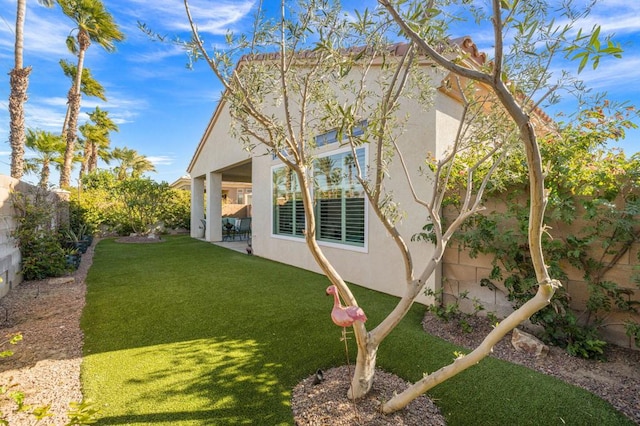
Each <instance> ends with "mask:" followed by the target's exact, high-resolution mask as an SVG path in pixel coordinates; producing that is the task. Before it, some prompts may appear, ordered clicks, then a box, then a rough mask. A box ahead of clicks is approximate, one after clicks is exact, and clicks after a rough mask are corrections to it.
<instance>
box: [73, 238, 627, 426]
mask: <svg viewBox="0 0 640 426" xmlns="http://www.w3.org/2000/svg"><path fill="white" fill-rule="evenodd" d="M172 246H173V247H172ZM122 247H123V245H119V247H118V250H117V251H114V252H113V256H119V257H122V258H126V259H129V261H130V262H132V263H133V264H134V265H137V266H135V270H132V271H131V273H121V274H120V275H119V277H118V280H116V282H113V280H111V281H110V280H109V274H108V273H106V272H105V271H101V268H104V269H105V270H108V266H109V263H110V261H111V260H109V259H106V258H105V259H104V261H105V262H104V263H103V264H101V263H100V262H98V263H94V266H97V268H98V269H97V270H96V271H95V272H96V276H98V275H99V274H102V273H105V275H104V279H101V280H96V281H95V282H93V281H92V282H90V284H89V288H90V290H89V294H88V301H89V302H88V305H87V310H88V312H87V315H86V316H85V318H84V321H85V324H87V325H90V326H89V333H88V335H86V340H85V342H86V343H85V362H84V364H83V385H84V390H85V396H86V397H89V398H92V399H94V400H95V401H97V402H98V403H99V404H101V405H103V406H104V408H103V414H104V417H103V419H102V420H101V421H100V424H167V425H169V424H180V423H182V424H202V425H208V424H234V423H256V422H260V423H261V424H291V423H292V422H293V418H292V413H291V408H290V396H291V390H292V389H293V387H294V386H295V385H296V384H297V383H298V382H299V381H301V380H302V379H303V378H305V377H307V376H309V375H310V374H312V373H313V372H314V371H315V370H316V369H318V368H322V369H326V368H330V367H333V366H338V365H343V364H345V361H346V359H345V352H344V345H343V343H342V342H341V341H340V337H341V330H340V329H339V328H338V327H335V326H334V325H333V324H332V323H331V320H330V311H331V306H332V300H330V299H329V298H327V297H326V296H324V290H325V288H326V286H327V285H328V283H327V280H326V278H325V277H323V276H321V275H317V274H313V273H311V272H308V271H303V270H300V269H296V268H292V267H290V266H286V265H282V264H278V263H275V262H270V261H267V260H265V259H260V258H257V257H254V256H246V255H242V254H240V253H236V252H231V251H229V250H226V249H223V248H219V247H215V246H213V245H211V244H208V243H203V242H199V241H195V240H190V241H189V240H187V241H185V240H184V239H180V238H176V239H169V240H168V241H167V243H166V244H159V245H149V246H147V247H145V249H144V250H139V249H138V250H131V251H129V250H127V249H125V248H122ZM176 247H179V250H176ZM105 248H108V249H112V247H110V246H105ZM122 250H124V251H126V252H127V253H123V252H122ZM155 250H158V251H155ZM136 253H137V254H136ZM151 253H156V256H150V254H151ZM144 262H147V266H146V267H145V268H141V267H140V264H142V263H144ZM229 265H232V267H229ZM176 269H180V271H178V273H176ZM354 291H355V292H356V296H357V297H358V298H359V301H360V303H361V305H362V306H364V307H368V308H369V309H368V311H367V315H368V316H369V324H370V326H373V325H375V324H377V323H378V322H379V321H380V320H382V318H383V316H384V315H386V313H387V312H389V311H390V310H391V309H392V308H393V306H394V305H395V303H396V301H397V299H396V298H393V297H391V296H387V295H382V294H380V293H376V292H372V291H369V290H365V289H362V288H358V287H355V288H354ZM423 313H424V308H423V307H419V306H415V307H414V308H413V309H412V311H411V312H410V314H409V315H408V317H407V318H405V320H404V321H403V322H402V323H401V325H400V326H399V327H398V329H397V330H395V331H394V332H393V333H392V334H391V335H390V336H389V338H388V340H387V341H385V343H384V344H383V346H382V347H381V350H380V355H379V360H380V365H381V367H382V368H383V369H385V370H387V371H390V372H392V373H394V374H398V375H399V376H401V377H403V378H405V379H408V380H418V379H419V378H420V377H421V375H422V374H423V373H424V372H426V371H434V370H435V369H437V368H439V367H440V366H442V365H444V364H445V363H448V362H450V360H451V357H452V356H453V351H455V350H459V349H460V348H456V347H455V346H453V345H450V344H448V343H445V342H442V341H441V340H439V339H436V338H433V337H432V336H429V335H427V334H426V333H424V332H423V331H422V326H421V320H422V315H423ZM88 323H91V324H88ZM87 342H88V343H87ZM350 349H351V350H352V353H351V354H350V358H349V359H350V360H351V362H353V360H354V359H355V358H354V356H355V342H353V341H352V342H350ZM496 363H498V365H503V364H504V365H505V366H508V367H505V368H498V369H497V372H498V374H500V373H504V374H505V375H506V376H502V377H499V376H496V374H495V373H496ZM500 363H502V361H499V360H489V362H481V363H480V365H478V366H476V367H473V368H471V369H470V370H468V371H467V372H464V373H462V374H461V375H459V376H457V377H456V378H455V379H453V380H451V381H449V382H447V383H443V384H442V385H439V386H437V387H436V388H435V389H434V390H433V392H430V396H431V397H432V398H433V397H435V398H436V401H437V403H438V405H440V406H441V408H442V409H443V412H444V413H445V415H447V416H448V417H449V419H450V420H455V419H458V420H461V421H466V420H471V421H472V422H473V423H474V424H481V423H482V420H483V419H487V420H490V419H492V414H491V413H492V412H494V411H495V409H494V408H495V407H496V406H505V405H507V410H508V411H509V413H511V414H509V413H507V414H506V417H500V418H496V419H493V420H495V422H493V424H499V423H500V421H504V419H505V418H509V419H513V421H522V420H523V419H522V416H521V412H523V410H524V411H525V412H526V411H527V410H526V409H527V406H528V404H530V400H531V398H530V397H529V396H530V393H531V392H535V393H536V394H537V393H539V392H543V393H548V394H549V395H550V397H549V398H544V399H540V398H538V401H540V402H542V403H543V404H544V405H543V406H542V407H540V411H539V412H540V413H543V414H541V415H544V416H549V417H548V419H549V420H550V421H551V420H552V419H555V420H558V417H559V414H560V413H561V414H564V413H565V412H567V411H568V416H565V417H563V420H567V421H569V422H571V421H575V422H576V423H574V424H596V423H589V422H587V423H584V422H583V421H582V420H584V418H590V417H587V416H582V417H580V415H576V414H575V413H572V412H571V411H572V410H571V409H570V408H569V407H578V408H580V409H582V406H584V405H585V404H588V405H589V407H588V408H589V409H593V410H594V411H596V412H600V413H604V414H601V416H604V417H607V416H609V418H611V417H615V414H611V409H610V408H609V409H608V408H606V404H604V403H603V402H602V401H601V400H599V399H597V398H595V397H593V395H591V394H589V393H588V392H586V391H584V392H582V393H579V395H577V396H576V395H575V393H574V394H572V396H571V397H569V398H567V397H565V396H564V395H562V394H560V395H559V394H558V392H562V391H563V389H564V388H563V387H562V386H563V384H558V383H557V380H555V379H552V378H548V380H547V379H544V380H543V381H544V385H543V386H541V388H537V389H527V386H529V385H528V384H527V383H528V379H527V377H529V376H530V375H531V374H534V375H535V374H537V373H534V372H531V371H530V370H528V369H524V368H523V367H519V366H510V365H509V364H507V363H503V364H500ZM505 380H506V382H505ZM510 381H513V383H514V384H515V385H517V386H513V385H512V384H511V383H509V382H510ZM536 383H538V382H536ZM528 395H529V396H528ZM576 398H577V399H576ZM580 398H584V399H585V401H587V400H588V401H589V402H588V403H586V402H585V403H582V404H581V403H580V402H579V399H580ZM505 401H508V403H507V402H505ZM469 404H471V406H473V407H476V408H474V409H469V408H465V406H467V405H469ZM492 407H493V408H492ZM573 411H576V410H573ZM578 411H579V410H578ZM589 411H591V410H589ZM556 414H558V415H557V416H556ZM578 414H579V413H578ZM501 415H503V416H505V414H504V410H503V414H501ZM589 415H590V414H589ZM596 417H598V416H596ZM464 419H466V420H464ZM527 420H530V421H533V423H530V424H544V422H543V423H540V418H537V419H527ZM597 420H598V422H599V423H597V424H602V423H601V422H600V420H601V419H597ZM478 422H479V423H478ZM496 422H498V423H496ZM604 423H607V422H604ZM458 424H464V423H458ZM608 424H615V423H611V422H609V423H608ZM618 424H620V423H618Z"/></svg>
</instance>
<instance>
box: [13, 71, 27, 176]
mask: <svg viewBox="0 0 640 426" xmlns="http://www.w3.org/2000/svg"><path fill="white" fill-rule="evenodd" d="M30 72H31V67H27V68H19V69H17V68H16V69H13V70H11V72H10V73H9V75H10V82H11V94H10V95H9V116H10V124H9V133H10V134H9V140H10V143H11V177H13V178H15V179H20V178H22V175H23V174H24V142H25V135H24V103H25V102H26V101H27V87H28V85H29V73H30Z"/></svg>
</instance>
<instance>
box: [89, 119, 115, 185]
mask: <svg viewBox="0 0 640 426" xmlns="http://www.w3.org/2000/svg"><path fill="white" fill-rule="evenodd" d="M89 118H90V119H91V121H92V122H93V123H86V124H83V125H82V126H80V132H81V133H82V136H83V137H84V156H83V159H82V168H81V169H80V178H82V176H83V175H84V174H85V173H86V172H88V173H91V172H92V171H94V170H96V169H97V168H98V159H99V158H101V159H102V160H105V161H106V162H107V163H108V162H109V160H110V159H111V153H110V152H109V144H110V143H111V139H110V138H109V132H110V131H116V132H117V131H118V126H117V125H116V124H115V123H114V122H113V120H111V119H110V118H109V112H108V111H103V110H101V109H100V108H99V107H96V109H95V110H94V111H93V112H91V113H89Z"/></svg>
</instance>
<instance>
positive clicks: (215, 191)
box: [191, 160, 251, 251]
mask: <svg viewBox="0 0 640 426" xmlns="http://www.w3.org/2000/svg"><path fill="white" fill-rule="evenodd" d="M231 183H237V184H251V160H246V161H244V162H241V163H237V164H234V165H233V166H230V167H227V168H224V169H221V170H214V171H210V172H208V173H206V174H204V175H200V176H194V177H192V180H191V236H192V237H194V238H202V239H204V240H205V241H210V242H222V241H225V242H227V241H228V242H229V243H231V242H234V241H232V240H235V239H236V235H239V236H242V237H245V238H244V240H245V241H242V242H241V243H242V244H243V251H244V247H246V245H247V241H246V240H247V239H250V235H251V229H250V227H249V229H246V227H247V224H250V217H251V208H250V207H251V206H250V205H249V206H248V209H247V215H248V218H243V219H249V220H244V222H245V223H244V224H243V223H242V221H240V222H239V223H237V224H235V223H234V224H233V227H229V228H228V229H225V228H224V227H223V221H222V219H223V216H224V215H223V207H222V205H223V198H224V196H223V186H224V185H225V184H227V185H229V184H231ZM249 226H250V225H249ZM231 231H233V238H231Z"/></svg>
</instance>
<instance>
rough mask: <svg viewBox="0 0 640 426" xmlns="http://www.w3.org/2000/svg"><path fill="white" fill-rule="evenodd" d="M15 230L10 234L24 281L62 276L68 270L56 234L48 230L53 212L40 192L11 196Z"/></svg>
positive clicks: (63, 252) (52, 230)
mask: <svg viewBox="0 0 640 426" xmlns="http://www.w3.org/2000/svg"><path fill="white" fill-rule="evenodd" d="M12 201H13V206H14V210H15V213H16V220H17V222H18V226H17V227H16V229H15V231H14V232H13V233H12V236H13V238H15V239H16V241H17V243H18V247H19V248H20V254H21V257H22V274H23V277H24V279H25V280H39V279H43V278H47V277H57V276H61V275H64V274H65V273H67V272H69V270H70V269H71V268H70V266H69V265H68V264H67V260H66V252H65V250H64V248H63V246H62V243H61V241H60V240H61V239H60V235H59V234H58V231H57V230H55V229H52V228H51V218H52V217H53V214H54V211H52V209H51V204H50V203H48V202H47V200H46V193H45V192H44V191H42V190H40V189H38V190H34V191H33V192H32V193H29V194H22V193H13V194H12Z"/></svg>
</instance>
